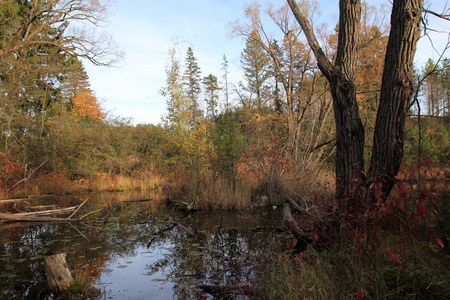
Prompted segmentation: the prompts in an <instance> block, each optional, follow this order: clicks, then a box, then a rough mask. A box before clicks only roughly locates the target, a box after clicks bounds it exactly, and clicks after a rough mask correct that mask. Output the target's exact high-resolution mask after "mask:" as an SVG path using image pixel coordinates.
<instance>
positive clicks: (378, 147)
mask: <svg viewBox="0 0 450 300" xmlns="http://www.w3.org/2000/svg"><path fill="white" fill-rule="evenodd" d="M287 1H288V3H289V6H290V7H291V10H292V12H293V13H294V16H295V17H296V19H297V21H298V22H299V24H300V26H301V27H302V29H303V31H304V33H305V35H306V38H307V40H308V43H309V45H310V47H311V49H312V50H313V52H314V55H315V57H316V59H317V62H318V65H319V68H320V70H321V71H322V73H323V74H324V75H325V77H326V78H327V79H328V81H329V82H330V85H331V93H332V96H333V104H334V110H335V112H334V113H335V122H336V143H337V152H336V183H337V186H336V198H337V199H338V200H340V199H349V200H352V201H350V202H347V201H345V202H344V203H345V204H350V205H359V203H361V202H358V201H359V200H360V196H361V194H360V193H359V192H357V189H358V191H359V190H362V189H359V188H360V187H365V190H366V191H368V188H369V187H370V186H371V184H372V183H374V182H382V183H383V192H384V194H385V195H388V194H389V193H390V191H391V189H392V187H393V185H394V183H395V175H397V173H398V171H399V168H400V165H401V162H402V158H403V144H404V128H405V119H406V113H407V103H408V102H409V100H410V99H411V97H412V92H413V79H412V68H413V59H414V53H415V50H416V44H417V41H418V39H419V36H420V22H421V17H422V5H423V0H394V1H393V8H392V15H391V32H390V35H389V42H388V47H387V51H386V57H385V64H384V73H383V81H382V87H381V96H380V105H379V108H378V112H377V119H376V125H375V132H374V142H373V152H372V160H371V164H370V168H369V171H368V176H367V178H366V177H365V175H364V159H363V150H364V128H363V126H362V123H361V120H360V117H359V109H358V105H357V102H356V88H355V85H354V76H355V62H356V48H357V43H358V31H359V25H360V19H361V1H360V0H340V1H339V10H340V14H339V40H338V49H337V53H336V62H335V63H334V65H333V64H332V63H331V62H330V61H329V60H328V58H327V57H326V56H325V53H324V52H323V50H322V49H321V48H320V46H319V43H318V41H317V39H316V37H315V35H314V31H313V29H312V27H311V25H310V23H309V21H308V18H307V17H306V16H305V15H304V14H303V12H302V11H301V10H300V9H299V7H298V5H297V3H296V1H295V0H287ZM352 191H355V192H356V193H352ZM366 195H370V193H366ZM369 199H371V197H366V200H369ZM369 201H370V200H369ZM361 204H362V205H364V203H361ZM344 208H348V206H347V207H344Z"/></svg>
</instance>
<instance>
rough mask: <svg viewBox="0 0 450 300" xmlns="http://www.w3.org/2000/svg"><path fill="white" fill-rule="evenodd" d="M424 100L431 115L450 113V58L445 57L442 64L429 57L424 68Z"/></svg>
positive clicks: (447, 114)
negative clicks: (425, 75)
mask: <svg viewBox="0 0 450 300" xmlns="http://www.w3.org/2000/svg"><path fill="white" fill-rule="evenodd" d="M424 73H425V74H429V75H428V76H427V77H426V80H425V85H424V96H425V97H424V101H425V105H426V108H427V114H428V115H430V116H436V117H438V116H449V115H450V60H449V59H448V58H446V59H444V60H443V61H442V62H441V63H440V64H437V63H435V62H433V60H431V59H429V60H428V62H427V64H426V66H425V70H424Z"/></svg>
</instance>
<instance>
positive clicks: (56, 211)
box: [13, 205, 78, 217]
mask: <svg viewBox="0 0 450 300" xmlns="http://www.w3.org/2000/svg"><path fill="white" fill-rule="evenodd" d="M77 207H78V205H77V206H72V207H66V208H58V209H50V210H41V211H33V212H24V213H16V214H14V215H13V216H17V217H20V216H38V215H52V214H65V213H67V212H69V211H72V210H75V209H77Z"/></svg>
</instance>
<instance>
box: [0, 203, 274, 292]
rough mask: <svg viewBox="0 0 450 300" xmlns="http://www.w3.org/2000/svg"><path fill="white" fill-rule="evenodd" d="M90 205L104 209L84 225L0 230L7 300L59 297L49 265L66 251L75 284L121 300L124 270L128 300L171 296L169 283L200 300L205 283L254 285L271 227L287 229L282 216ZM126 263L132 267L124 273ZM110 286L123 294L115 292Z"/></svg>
mask: <svg viewBox="0 0 450 300" xmlns="http://www.w3.org/2000/svg"><path fill="white" fill-rule="evenodd" d="M128 199H129V196H128ZM53 201H54V200H53ZM72 202H77V201H75V200H72ZM40 203H41V202H40ZM89 203H90V204H89V205H90V206H88V205H86V207H85V208H84V210H85V212H87V211H89V210H95V209H97V208H98V206H103V210H102V211H101V213H98V214H93V215H91V216H89V217H88V218H87V220H86V222H83V223H73V224H67V223H59V224H0V242H1V243H0V263H1V265H2V266H3V267H2V268H0V287H1V288H2V289H1V292H0V299H3V298H5V299H51V298H52V297H53V294H52V292H51V291H49V290H48V288H47V286H46V279H45V268H44V265H43V261H44V258H45V256H47V255H52V254H56V253H63V252H66V253H67V263H68V266H69V268H70V269H71V271H72V272H73V273H74V275H75V278H78V279H80V278H81V279H82V280H85V281H87V282H89V283H91V284H95V285H96V286H97V287H99V288H101V289H102V290H104V291H105V292H107V293H108V296H113V297H114V296H118V295H116V294H117V287H118V285H117V286H115V282H111V281H110V280H111V278H113V277H114V274H115V273H117V274H119V272H123V273H120V274H124V275H125V276H126V277H127V284H129V285H128V286H123V288H122V287H121V288H122V289H123V290H124V291H123V293H122V294H124V296H126V297H129V295H130V294H131V293H137V292H138V291H132V290H131V289H139V292H141V294H140V295H141V296H142V297H146V298H148V297H150V296H152V297H156V298H157V297H158V295H161V294H162V293H163V292H165V293H167V292H168V291H167V290H166V291H162V286H163V285H165V286H166V287H169V288H171V289H172V290H171V292H170V293H171V294H172V295H173V297H174V298H178V299H193V298H197V299H198V298H199V296H200V291H199V290H198V288H197V286H198V285H199V284H214V285H244V284H249V285H251V284H252V280H253V279H254V275H255V268H254V265H255V264H256V263H257V262H258V258H259V257H260V256H261V255H262V254H264V253H265V252H266V251H267V249H268V247H269V245H270V242H271V241H270V238H269V237H270V229H271V228H274V227H277V226H278V225H279V224H280V223H279V222H280V216H279V215H278V212H277V211H273V212H272V211H270V212H269V211H268V212H265V213H264V214H263V215H260V214H258V215H249V214H242V213H240V214H237V213H234V214H231V213H230V214H227V215H224V216H220V215H208V214H195V215H191V216H188V217H186V216H183V215H175V213H174V212H172V211H171V210H158V209H157V208H156V207H155V205H154V204H153V202H143V203H124V202H120V201H106V202H105V201H103V200H101V199H93V200H92V201H90V202H89ZM104 203H107V205H106V206H105V204H104ZM173 219H177V220H181V221H180V222H181V223H182V224H183V225H185V226H186V227H188V228H190V229H192V230H194V231H195V232H196V234H194V235H190V234H189V233H188V232H187V231H186V230H185V229H183V227H181V226H175V227H174V228H172V229H170V230H166V229H168V227H169V225H170V224H171V222H172V221H167V220H173ZM151 240H153V241H152V242H151V243H150V245H149V248H148V249H147V245H148V243H149V241H151ZM123 261H127V262H128V263H130V264H131V263H132V264H133V265H132V267H130V268H124V269H120V268H119V267H121V265H120V264H121V263H122V262H123ZM130 266H131V265H130ZM135 269H137V270H138V271H135V272H134V271H133V270H135ZM161 276H162V278H161ZM105 280H106V282H105ZM158 280H161V282H160V283H155V281H158ZM107 285H109V286H108V289H110V288H112V287H115V288H116V289H115V290H108V291H107V290H106V288H104V287H105V286H107ZM136 286H138V287H136ZM158 287H159V288H158ZM150 290H151V291H150ZM158 293H159V294H158Z"/></svg>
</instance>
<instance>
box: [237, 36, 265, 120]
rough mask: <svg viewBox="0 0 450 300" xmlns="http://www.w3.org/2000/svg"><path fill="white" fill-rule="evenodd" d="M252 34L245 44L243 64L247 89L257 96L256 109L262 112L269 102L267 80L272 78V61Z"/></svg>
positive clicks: (242, 54) (242, 56) (242, 55)
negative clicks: (270, 68) (265, 104)
mask: <svg viewBox="0 0 450 300" xmlns="http://www.w3.org/2000/svg"><path fill="white" fill-rule="evenodd" d="M253 35H254V33H252V34H251V35H250V36H249V37H248V38H247V41H246V43H245V49H244V51H243V52H242V53H241V64H242V66H243V69H244V77H245V79H246V80H247V86H246V87H245V89H246V90H247V91H248V92H250V93H252V94H255V95H256V98H255V102H256V103H255V104H256V109H257V110H258V111H261V107H262V106H263V105H264V103H265V102H266V101H267V100H268V97H269V91H270V89H269V86H268V85H267V80H268V79H269V78H270V77H271V72H270V71H269V65H270V59H269V57H268V55H267V53H266V52H265V51H264V49H263V48H262V46H261V44H260V43H259V42H257V41H256V39H255V38H254V37H253Z"/></svg>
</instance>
